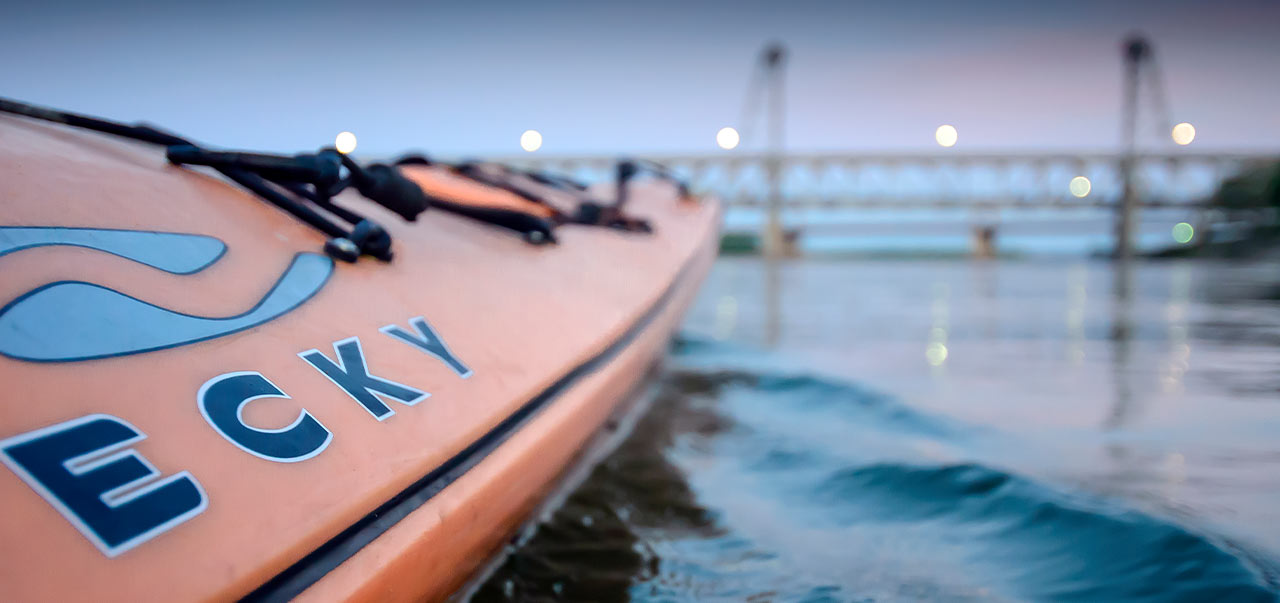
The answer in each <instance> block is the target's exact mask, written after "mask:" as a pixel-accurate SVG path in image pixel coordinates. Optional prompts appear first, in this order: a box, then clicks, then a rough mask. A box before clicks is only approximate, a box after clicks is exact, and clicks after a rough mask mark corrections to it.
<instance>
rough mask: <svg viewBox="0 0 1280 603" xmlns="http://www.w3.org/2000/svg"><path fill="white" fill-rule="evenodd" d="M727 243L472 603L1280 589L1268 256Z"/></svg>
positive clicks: (1279, 455) (1113, 597)
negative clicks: (795, 254) (666, 336)
mask: <svg viewBox="0 0 1280 603" xmlns="http://www.w3.org/2000/svg"><path fill="white" fill-rule="evenodd" d="M1123 282H1127V283H1129V286H1128V289H1129V290H1130V291H1131V294H1130V295H1128V296H1127V297H1121V296H1117V295H1115V294H1114V292H1115V291H1116V289H1115V287H1116V275H1115V273H1114V271H1113V267H1112V265H1111V264H1109V263H1107V262H1101V261H1096V262H1095V261H1086V260H1067V259H1042V260H1035V259H1024V260H998V261H987V262H976V261H969V260H853V259H829V260H826V259H805V260H791V261H784V262H782V263H780V264H768V263H766V262H764V261H762V260H760V259H758V258H725V259H722V260H720V261H719V262H718V264H717V265H716V267H715V269H714V270H713V272H712V274H711V276H710V278H709V279H708V281H707V283H706V285H705V286H704V288H703V291H702V294H701V296H700V298H699V301H698V302H697V304H696V306H695V308H694V309H693V311H692V312H691V313H690V315H689V317H688V319H687V321H686V324H685V329H684V332H683V335H682V336H681V338H680V341H679V342H678V343H677V344H676V345H674V346H673V349H672V352H671V354H670V357H669V358H668V360H667V362H666V365H665V368H664V369H663V371H662V372H661V373H660V375H659V377H658V383H657V390H658V393H657V397H656V399H655V401H654V403H653V406H652V407H651V409H650V410H649V412H648V413H647V414H646V415H645V416H644V417H643V418H642V419H641V420H640V422H639V423H638V425H637V426H636V428H635V430H634V432H633V433H632V434H631V436H630V437H628V438H627V439H626V440H625V441H624V442H623V443H622V444H621V445H620V447H619V448H618V449H617V450H616V451H615V452H613V453H612V454H611V455H610V456H608V457H607V458H606V460H605V461H604V462H602V463H601V464H600V465H599V466H597V467H596V468H595V470H594V471H593V472H592V473H591V475H590V477H589V478H588V479H587V480H586V481H585V482H584V483H583V484H582V485H581V486H580V487H579V488H578V489H577V490H576V491H575V492H574V493H573V494H572V495H570V496H569V498H568V500H567V502H566V503H565V504H564V505H563V506H562V507H561V508H560V509H559V510H557V511H555V512H554V513H553V514H551V516H550V517H548V518H547V519H546V521H544V522H543V523H542V524H540V525H539V527H538V528H537V530H536V531H535V532H534V533H533V535H532V536H531V537H530V538H528V539H527V540H526V541H525V542H523V543H521V544H520V545H519V546H517V547H513V548H512V551H511V553H510V554H509V556H508V557H507V558H506V560H505V561H504V562H503V563H502V565H501V566H500V567H499V568H498V569H497V571H496V572H495V573H494V574H493V575H492V576H491V577H490V578H489V579H488V580H487V581H486V582H485V584H484V585H483V586H482V587H481V588H480V589H479V590H478V591H477V592H476V594H475V596H474V597H473V599H474V600H477V601H501V600H521V601H523V600H548V601H553V600H575V601H619V600H640V601H692V600H699V601H702V600H712V601H775V600H779V601H782V600H785V601H815V602H816V601H896V600H943V601H968V600H981V601H1005V600H1075V601H1121V600H1156V601H1164V600H1187V601H1209V600H1232V601H1255V600H1256V601H1271V600H1276V599H1277V593H1278V592H1280V587H1278V585H1280V263H1276V262H1274V261H1273V262H1270V263H1264V262H1259V263H1223V262H1208V261H1189V260H1182V261H1166V262H1145V263H1139V264H1138V265H1137V266H1135V267H1134V268H1133V269H1132V271H1131V272H1130V274H1129V275H1128V276H1127V279H1125V280H1124V281H1123Z"/></svg>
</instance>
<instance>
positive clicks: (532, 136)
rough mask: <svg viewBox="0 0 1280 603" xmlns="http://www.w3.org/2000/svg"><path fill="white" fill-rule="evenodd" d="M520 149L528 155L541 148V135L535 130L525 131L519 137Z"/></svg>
mask: <svg viewBox="0 0 1280 603" xmlns="http://www.w3.org/2000/svg"><path fill="white" fill-rule="evenodd" d="M520 148H522V149H524V150H526V151H529V152H530V153H532V152H534V151H536V150H538V149H540V148H542V133H541V132H538V131H537V130H525V131H524V134H521V135H520Z"/></svg>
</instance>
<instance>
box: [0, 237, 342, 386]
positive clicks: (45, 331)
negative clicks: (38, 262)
mask: <svg viewBox="0 0 1280 603" xmlns="http://www.w3.org/2000/svg"><path fill="white" fill-rule="evenodd" d="M47 245H74V246H80V247H89V248H92V249H97V250H101V251H104V252H107V253H112V254H115V255H119V256H121V257H125V258H128V259H131V260H134V261H136V262H140V263H143V264H146V265H148V266H152V267H154V268H157V269H160V270H165V271H167V272H173V273H176V274H191V273H195V272H199V271H201V270H203V269H205V268H207V267H208V266H210V265H212V264H213V263H214V262H216V261H217V260H218V259H219V258H220V257H221V256H222V254H223V252H224V251H225V250H226V246H225V245H224V244H223V243H222V242H221V241H219V240H217V239H214V238H212V237H206V236H201V235H191V234H179V233H159V232H142V231H121V230H97V229H88V228H28V227H0V255H4V254H6V253H10V252H13V251H16V250H19V249H27V248H30V247H37V246H47ZM332 273H333V260H332V259H330V258H328V257H327V256H323V255H319V254H314V253H299V254H298V255H296V256H295V257H294V259H293V263H292V264H290V265H289V268H288V269H287V270H286V271H285V273H284V274H283V275H282V276H281V277H280V280H279V281H277V282H276V284H275V286H274V287H272V288H271V290H270V291H269V292H267V294H266V295H265V296H264V297H263V298H262V299H261V300H260V301H259V302H258V303H257V304H256V305H255V306H254V307H253V308H251V309H249V310H248V311H247V312H244V313H243V314H239V315H236V316H228V317H221V318H218V317H207V316H194V315H190V314H183V313H181V312H175V311H173V310H170V309H167V308H162V307H160V306H156V305H154V304H150V303H147V302H145V301H142V300H140V299H137V298H135V297H131V296H129V295H126V294H124V293H120V292H119V291H115V290H113V289H109V288H107V287H103V286H101V285H97V284H94V283H86V282H82V281H59V282H54V283H49V284H46V285H42V286H40V287H38V288H36V289H33V290H31V291H28V292H27V293H25V294H23V295H21V296H20V297H18V298H17V299H15V300H13V301H11V302H9V304H8V305H6V306H4V307H3V308H0V354H3V355H5V356H9V357H11V358H17V359H19V360H30V361H34V362H74V361H79V360H91V359H95V358H107V357H111V356H124V355H128V354H138V353H142V352H150V351H154V350H162V349H166V348H171V347H177V346H181V345H187V344H190V343H195V342H198V341H204V340H207V339H213V338H216V337H222V336H223V335H229V334H231V333H235V332H238V331H242V330H244V329H248V328H251V327H255V326H257V325H260V324H263V323H265V322H268V321H270V320H273V319H275V318H277V317H279V316H280V315H282V314H285V313H287V312H289V311H291V310H293V309H294V308H296V307H298V306H299V305H301V304H302V303H303V302H305V301H306V300H308V299H310V298H311V296H313V295H315V293H316V292H317V291H319V290H320V288H321V287H323V286H324V284H325V282H326V281H328V279H329V275H330V274H332Z"/></svg>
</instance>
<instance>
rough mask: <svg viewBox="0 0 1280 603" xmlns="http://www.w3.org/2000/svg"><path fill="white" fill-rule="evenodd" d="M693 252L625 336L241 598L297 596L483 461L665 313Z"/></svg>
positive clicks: (697, 253)
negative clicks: (562, 394)
mask: <svg viewBox="0 0 1280 603" xmlns="http://www.w3.org/2000/svg"><path fill="white" fill-rule="evenodd" d="M694 253H695V255H694V257H692V258H689V259H688V260H687V261H686V262H685V264H684V266H682V267H681V268H680V272H679V273H678V274H677V275H676V278H675V280H673V281H672V282H671V284H670V285H668V286H667V288H666V290H664V291H663V292H662V296H661V297H659V298H658V299H657V301H655V302H654V303H653V305H651V306H650V307H649V308H648V309H647V310H645V313H644V314H643V315H641V317H640V318H639V319H637V320H636V322H634V323H632V324H631V326H630V327H628V328H627V331H626V332H625V333H623V334H622V336H620V337H618V338H617V339H615V340H614V341H613V343H611V344H609V347H607V348H605V349H604V350H602V351H600V352H599V353H598V354H596V355H595V356H592V357H591V358H589V359H588V360H586V361H585V362H583V363H582V364H579V365H578V366H577V367H574V369H573V370H571V371H569V372H568V373H566V374H565V375H564V376H562V377H560V379H558V380H556V382H555V383H552V384H551V386H550V387H548V388H547V389H545V390H542V392H541V393H539V394H538V395H536V396H534V397H533V398H532V399H530V400H529V401H528V402H525V403H524V404H523V405H521V406H520V408H519V409H517V410H516V411H515V412H514V413H512V414H511V415H509V416H508V417H507V418H506V419H503V420H502V422H501V423H498V424H497V425H496V426H494V427H493V429H490V430H489V431H488V432H486V433H485V434H484V435H483V436H480V439H478V440H476V441H475V442H472V443H471V445H469V446H467V447H466V448H464V449H463V450H462V451H461V452H459V453H458V454H456V455H454V456H453V457H452V458H450V459H449V460H447V461H445V462H444V463H443V464H441V465H440V466H439V467H436V468H435V469H433V470H431V472H430V473H427V474H426V475H425V476H423V477H421V478H420V479H418V480H417V481H415V482H414V483H412V484H410V485H409V487H407V488H405V489H404V490H402V491H400V493H399V494H396V495H395V496H394V497H392V498H391V500H388V501H387V502H385V503H383V504H381V505H379V506H378V508H376V509H374V510H373V512H371V513H369V514H367V515H365V516H364V517H361V518H360V519H359V520H358V521H356V522H355V523H354V524H352V525H351V526H350V527H348V528H347V529H345V530H343V531H342V532H339V533H338V535H337V536H334V537H333V538H330V539H329V540H328V541H327V542H325V543H324V544H322V545H320V547H319V548H317V549H316V550H314V551H312V552H310V553H308V554H307V555H306V556H305V557H303V558H302V559H300V560H298V561H297V562H296V563H294V564H293V565H291V566H289V567H288V568H286V569H285V570H284V571H282V572H280V573H279V574H277V575H276V576H275V577H273V578H271V579H270V580H268V581H267V582H265V583H264V584H262V585H261V586H259V587H258V588H256V589H254V590H253V591H252V592H250V593H249V594H248V595H245V597H244V599H242V600H243V601H287V600H289V599H292V598H294V597H296V596H298V595H299V594H301V593H302V591H304V590H306V589H307V588H309V587H310V586H311V585H313V584H315V583H316V582H319V581H320V579H321V578H323V577H324V576H325V575H326V574H328V573H329V572H331V571H333V570H334V569H336V568H337V567H338V566H339V565H341V564H342V562H344V561H346V560H347V559H350V558H351V557H353V556H355V554H356V553H358V552H360V549H362V548H364V547H365V546H366V545H368V544H369V543H371V542H373V541H374V540H375V539H377V538H378V537H379V536H381V535H382V534H383V533H385V532H387V531H388V530H390V529H391V528H392V527H394V526H395V525H396V524H397V523H399V522H400V520H402V519H404V518H405V517H408V516H409V514H410V513H412V512H413V511H415V510H416V509H417V508H418V507H421V506H422V505H423V504H425V503H426V502H427V501H428V500H431V498H433V497H434V496H435V495H436V494H439V493H440V491H442V490H444V489H445V487H447V486H448V485H449V484H451V483H453V482H454V481H456V480H457V479H458V478H459V477H462V475H463V474H465V473H466V472H467V471H469V470H470V469H471V468H472V467H474V466H476V465H477V464H479V463H480V461H483V460H484V459H485V457H487V456H489V454H490V453H491V452H493V451H494V450H496V449H497V448H498V447H499V446H501V445H502V444H503V442H506V440H507V438H509V437H511V435H512V434H514V433H515V432H516V431H518V430H519V429H520V428H521V427H523V426H524V424H525V423H527V422H528V421H529V420H531V419H532V418H533V417H534V416H536V415H537V413H538V411H540V410H542V409H543V408H545V407H546V406H548V405H549V404H550V403H551V402H552V401H554V400H555V399H556V398H557V397H558V396H559V395H560V394H561V393H564V392H565V391H567V390H568V389H569V388H570V387H571V386H572V385H574V384H575V383H576V382H578V381H579V380H580V379H582V378H583V377H586V376H587V375H589V374H591V373H592V372H594V371H595V370H596V369H598V368H600V367H602V366H604V365H605V364H607V363H608V362H609V361H610V360H612V359H613V358H614V357H615V356H617V355H618V354H619V353H621V352H622V351H623V350H624V349H626V348H627V346H628V345H630V344H631V342H632V341H634V340H635V339H636V338H637V337H638V336H639V335H640V334H641V333H642V332H644V330H645V328H647V327H648V326H649V325H650V324H651V323H653V321H654V320H655V319H657V317H658V316H659V315H661V314H662V312H663V310H665V309H666V308H667V305H668V303H670V301H671V299H672V298H673V297H675V294H676V292H677V291H679V290H680V289H681V286H682V285H683V284H685V281H686V280H688V277H689V273H690V271H691V270H692V268H693V266H694V265H695V264H696V263H697V262H698V261H699V260H702V259H705V258H703V256H702V254H703V253H705V249H698V250H697V251H695V252H694Z"/></svg>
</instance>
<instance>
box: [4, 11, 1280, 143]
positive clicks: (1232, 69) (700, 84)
mask: <svg viewBox="0 0 1280 603" xmlns="http://www.w3.org/2000/svg"><path fill="white" fill-rule="evenodd" d="M1278 26H1280V1H1277V0H1218V1H1213V2H1210V1H1181V0H1169V1H1164V2H1157V1H1151V0H1129V1H1125V0H1120V1H1116V0H1107V1H1096V0H1079V1H1075V2H1039V1H1035V0H1021V1H1017V2H1006V1H997V0H973V1H968V2H961V1H954V0H931V1H910V0H900V1H895V2H874V3H872V2H857V1H846V2H829V1H828V2H817V1H807V0H793V1H775V2H761V1H758V0H728V1H721V0H716V1H707V2H698V1H696V0H682V1H668V0H657V1H651V2H628V3H610V2H562V1H556V0H548V1H543V2H534V1H521V2H482V1H469V2H456V1H452V2H442V3H436V2H412V3H389V2H373V1H367V2H355V1H351V0H348V1H347V2H343V3H327V2H282V3H271V2H261V3H250V2H239V1H236V0H233V1H229V2H202V3H197V2H190V3H184V2H156V3H137V2H128V1H127V0H126V1H124V2H116V3H112V2H99V1H97V0H94V1H81V2H58V1H56V0H55V1H50V2H24V3H16V2H15V3H5V4H4V6H3V7H0V40H2V41H3V43H4V46H5V52H3V53H0V95H3V96H6V97H9V98H14V99H18V100H24V101H28V102H34V103H38V104H44V105H50V106H54V107H58V108H64V109H71V110H77V111H82V112H86V113H90V114H95V115H100V116H104V117H110V118H114V119H122V120H130V121H132V120H142V121H147V122H150V123H153V124H157V125H160V126H163V127H165V128H167V129H170V130H172V131H175V132H177V133H180V134H182V135H184V136H187V137H189V138H193V139H195V140H199V141H201V142H203V143H206V144H209V145H212V146H222V147H228V148H244V149H259V150H269V151H288V152H300V151H307V150H314V149H316V148H318V147H320V146H324V145H328V144H331V143H332V141H333V137H334V135H335V134H336V133H337V132H339V131H342V130H350V131H352V132H355V133H356V134H357V136H358V137H359V140H360V148H359V151H360V152H365V153H376V154H392V153H397V152H401V151H407V150H411V149H412V150H422V151H426V152H430V153H437V154H442V155H457V154H477V155H480V154H516V153H520V152H521V151H520V149H519V139H520V134H521V133H522V132H523V131H524V130H526V129H531V128H532V129H537V130H538V131H540V132H541V133H542V135H543V140H544V144H543V147H542V149H541V150H539V151H538V152H540V153H546V154H575V153H590V154H618V153H644V152H655V153H657V152H675V153H716V152H723V151H720V150H719V149H717V147H716V146H715V133H716V131H717V130H718V129H719V128H721V127H724V126H741V125H742V124H741V123H740V122H741V120H742V117H743V116H742V115H741V114H742V111H743V106H744V97H745V95H746V92H747V89H748V80H749V78H750V76H751V74H752V71H753V69H754V68H755V64H756V61H757V58H758V54H759V52H760V49H761V48H762V47H763V46H764V45H765V44H766V43H768V42H770V41H777V42H780V43H782V44H783V45H784V46H785V47H786V49H787V52H788V54H787V57H788V58H787V64H786V72H785V98H786V101H785V103H786V110H785V115H786V122H787V128H786V146H787V148H788V149H789V150H792V151H797V152H800V151H839V150H858V151H872V152H874V151H877V150H884V151H911V150H929V151H932V150H937V147H936V145H935V143H934V139H933V135H934V129H935V128H936V127H937V126H938V125H940V124H944V123H947V124H952V125H954V126H955V127H956V128H957V130H958V131H959V144H957V146H956V150H957V151H961V150H965V149H968V150H996V149H999V150H1014V151H1016V150H1023V149H1025V150H1033V149H1035V150H1045V149H1080V150H1083V149H1099V150H1107V149H1113V148H1115V147H1116V146H1117V145H1118V144H1119V119H1120V117H1119V115H1120V97H1121V61H1120V41H1121V40H1122V39H1123V38H1124V37H1125V35H1126V34H1127V33H1128V32H1130V31H1134V30H1141V31H1143V32H1145V34H1146V35H1147V36H1148V37H1149V38H1150V39H1151V41H1152V43H1153V46H1154V48H1155V56H1156V59H1157V64H1158V65H1159V67H1160V69H1161V71H1162V73H1163V76H1164V81H1165V87H1166V89H1167V95H1168V103H1169V106H1170V116H1169V117H1170V118H1171V120H1172V121H1173V122H1179V121H1189V122H1191V123H1193V124H1195V126H1196V128H1197V139H1196V141H1195V143H1193V146H1192V147H1190V148H1193V149H1198V150H1252V151H1258V150H1264V151H1265V150H1274V151H1280V29H1277V27H1278ZM756 131H759V128H756ZM1141 140H1142V141H1143V144H1144V145H1146V146H1149V147H1151V148H1172V147H1173V145H1172V143H1171V142H1169V137H1168V134H1167V132H1164V131H1163V130H1162V129H1161V128H1160V127H1158V124H1156V123H1155V120H1154V119H1150V120H1147V121H1146V122H1145V123H1144V124H1143V125H1142V128H1141ZM761 144H762V141H760V140H759V139H758V137H752V139H750V140H747V141H745V142H744V146H743V148H742V149H740V150H750V149H751V148H759V146H760V145H761Z"/></svg>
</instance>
